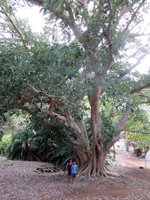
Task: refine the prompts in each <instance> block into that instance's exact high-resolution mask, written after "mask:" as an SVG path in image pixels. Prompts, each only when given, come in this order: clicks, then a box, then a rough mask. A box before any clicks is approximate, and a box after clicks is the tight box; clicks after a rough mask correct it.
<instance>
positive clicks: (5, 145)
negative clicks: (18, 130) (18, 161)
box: [0, 134, 12, 156]
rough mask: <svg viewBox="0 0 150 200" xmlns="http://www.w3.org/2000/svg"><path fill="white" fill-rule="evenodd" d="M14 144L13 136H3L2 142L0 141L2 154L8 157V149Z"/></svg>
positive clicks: (0, 152)
mask: <svg viewBox="0 0 150 200" xmlns="http://www.w3.org/2000/svg"><path fill="white" fill-rule="evenodd" d="M11 142H12V136H11V135H8V134H7V135H3V137H2V139H1V141H0V154H2V155H4V156H6V152H7V148H8V147H9V145H10V144H11Z"/></svg>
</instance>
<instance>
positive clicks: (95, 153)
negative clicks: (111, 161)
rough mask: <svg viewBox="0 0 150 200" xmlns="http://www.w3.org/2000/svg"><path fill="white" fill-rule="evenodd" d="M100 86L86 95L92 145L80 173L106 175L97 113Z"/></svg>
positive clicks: (99, 120)
mask: <svg viewBox="0 0 150 200" xmlns="http://www.w3.org/2000/svg"><path fill="white" fill-rule="evenodd" d="M101 91H102V90H101V87H99V86H97V87H96V89H95V91H94V92H93V93H92V94H89V95H88V98H89V103H90V106H91V128H92V135H93V146H92V152H91V155H90V159H89V160H88V161H87V163H86V164H85V165H84V166H83V167H82V168H81V173H83V174H88V176H89V177H90V176H99V175H102V176H106V171H105V158H106V152H105V151H104V147H103V137H102V130H101V117H100V113H99V98H100V95H101Z"/></svg>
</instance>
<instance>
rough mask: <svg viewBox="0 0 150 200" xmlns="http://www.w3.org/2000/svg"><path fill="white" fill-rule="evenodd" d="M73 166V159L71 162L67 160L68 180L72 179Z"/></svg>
mask: <svg viewBox="0 0 150 200" xmlns="http://www.w3.org/2000/svg"><path fill="white" fill-rule="evenodd" d="M71 168H72V160H70V161H69V163H68V162H67V165H66V171H67V172H68V181H69V182H70V181H71Z"/></svg>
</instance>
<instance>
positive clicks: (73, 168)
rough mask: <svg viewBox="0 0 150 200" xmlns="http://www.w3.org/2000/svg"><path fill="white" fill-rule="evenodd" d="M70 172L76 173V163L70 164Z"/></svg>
mask: <svg viewBox="0 0 150 200" xmlns="http://www.w3.org/2000/svg"><path fill="white" fill-rule="evenodd" d="M71 173H72V174H76V173H77V165H76V164H72V166H71Z"/></svg>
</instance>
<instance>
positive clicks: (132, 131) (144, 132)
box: [122, 129, 150, 135]
mask: <svg viewBox="0 0 150 200" xmlns="http://www.w3.org/2000/svg"><path fill="white" fill-rule="evenodd" d="M122 131H125V132H128V133H139V134H140V133H142V134H145V135H146V134H150V131H149V130H148V131H139V130H138V131H137V130H127V129H124V130H122Z"/></svg>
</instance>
